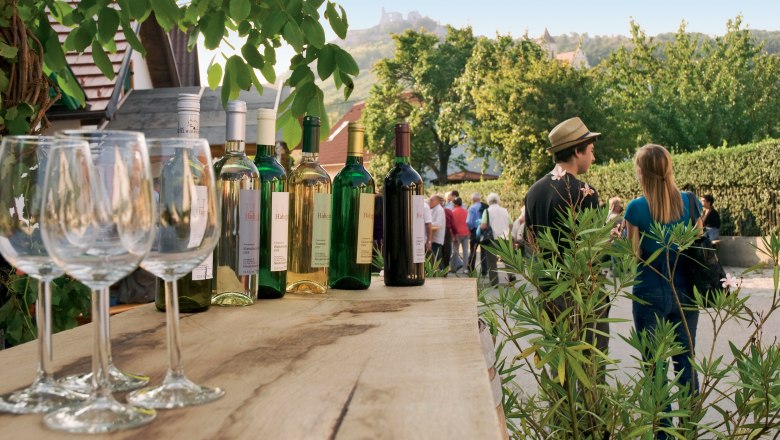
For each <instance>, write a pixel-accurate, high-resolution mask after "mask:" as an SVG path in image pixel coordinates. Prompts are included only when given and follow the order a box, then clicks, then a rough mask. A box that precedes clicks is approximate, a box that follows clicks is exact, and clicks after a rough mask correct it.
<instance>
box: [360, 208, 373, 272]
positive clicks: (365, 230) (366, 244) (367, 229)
mask: <svg viewBox="0 0 780 440" xmlns="http://www.w3.org/2000/svg"><path fill="white" fill-rule="evenodd" d="M375 198H376V196H375V195H373V194H366V193H360V205H359V207H358V228H357V229H358V230H357V264H371V259H372V257H373V256H374V252H373V251H374V199H375Z"/></svg>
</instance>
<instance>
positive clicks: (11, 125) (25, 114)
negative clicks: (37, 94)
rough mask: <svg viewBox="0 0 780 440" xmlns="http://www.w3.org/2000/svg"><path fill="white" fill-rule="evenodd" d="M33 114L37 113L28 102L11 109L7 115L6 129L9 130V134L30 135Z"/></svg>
mask: <svg viewBox="0 0 780 440" xmlns="http://www.w3.org/2000/svg"><path fill="white" fill-rule="evenodd" d="M33 113H35V109H33V107H32V106H31V105H30V104H27V103H26V102H20V103H19V104H17V105H15V106H13V107H11V108H9V109H8V110H7V111H6V113H5V127H6V129H7V130H8V134H11V135H13V134H29V133H30V120H29V118H30V116H32V115H33Z"/></svg>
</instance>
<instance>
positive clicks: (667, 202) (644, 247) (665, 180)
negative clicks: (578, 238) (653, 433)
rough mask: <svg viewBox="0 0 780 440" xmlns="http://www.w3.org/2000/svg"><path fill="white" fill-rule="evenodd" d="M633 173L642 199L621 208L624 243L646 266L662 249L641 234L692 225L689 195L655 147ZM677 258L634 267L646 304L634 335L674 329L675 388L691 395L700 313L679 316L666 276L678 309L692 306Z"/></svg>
mask: <svg viewBox="0 0 780 440" xmlns="http://www.w3.org/2000/svg"><path fill="white" fill-rule="evenodd" d="M634 168H635V169H636V177H637V180H638V181H639V185H640V186H641V187H642V193H643V194H644V195H643V196H641V197H639V198H636V199H634V200H632V201H631V202H630V203H629V204H628V206H626V213H625V221H626V229H627V231H628V237H629V239H630V240H631V241H632V243H633V244H634V250H635V251H636V252H637V254H638V255H639V256H640V257H641V259H642V261H646V260H647V259H648V258H649V257H650V256H651V255H652V254H653V252H655V251H656V250H658V249H659V248H660V247H661V245H660V244H659V243H658V242H657V241H655V240H652V239H650V238H647V237H644V238H643V234H647V233H649V232H650V228H651V226H652V225H653V224H654V223H660V224H661V225H663V226H669V227H672V226H674V225H676V224H678V223H680V222H689V221H690V219H691V216H690V213H689V206H690V202H689V200H688V197H689V193H687V192H686V193H681V192H680V190H679V189H677V186H676V185H675V183H674V174H673V172H672V156H671V155H670V154H669V152H668V151H667V150H666V148H664V147H662V146H660V145H654V144H648V145H645V146H643V147H642V148H640V149H639V151H637V153H636V156H635V157H634ZM693 199H694V202H695V203H696V204H699V206H701V205H700V202H699V201H698V200H697V198H696V197H694V198H693ZM699 209H701V207H700V208H699ZM697 226H698V227H699V229H701V220H700V219H699V220H698V221H697ZM676 257H677V256H676V255H674V254H670V255H669V258H668V259H667V258H666V255H659V256H658V258H656V259H655V260H654V261H653V262H652V263H651V266H652V269H651V268H650V267H647V266H646V265H644V264H641V265H640V266H639V271H638V273H637V278H636V281H637V283H636V284H635V285H634V287H633V294H634V296H636V297H637V298H639V299H641V300H643V301H645V302H646V303H647V304H641V303H639V302H637V301H634V303H633V315H634V326H635V327H636V331H637V332H638V333H640V332H642V331H646V332H647V333H648V334H652V333H653V331H654V329H655V326H656V319H664V320H666V321H669V322H671V323H673V324H677V328H676V336H677V337H676V339H677V342H678V343H679V344H680V345H681V346H682V347H684V348H686V349H687V350H686V351H685V352H684V353H681V354H680V355H677V356H673V357H672V361H673V362H674V370H675V373H679V372H681V373H682V374H681V376H680V384H681V385H683V386H685V385H687V386H688V389H689V390H692V392H696V391H698V382H697V380H696V373H695V371H694V370H693V367H692V366H691V358H692V357H693V355H694V353H693V349H694V346H695V341H696V326H697V324H698V322H699V312H698V310H691V311H688V310H686V311H682V310H680V307H679V305H678V301H677V299H676V298H675V296H674V295H675V293H674V291H673V290H672V286H671V285H670V283H669V282H668V281H667V279H669V274H670V273H671V272H672V269H674V280H673V284H674V288H675V291H676V292H677V297H678V298H679V300H680V301H679V303H680V304H682V305H686V304H691V302H692V301H691V296H692V295H691V291H690V288H689V286H688V282H687V281H686V280H685V277H684V275H683V273H682V268H681V267H680V266H681V264H680V263H678V265H677V267H676V268H675V267H674V261H675V259H676ZM667 262H668V264H667ZM654 269H655V270H654ZM656 271H658V272H660V274H659V273H658V272H656ZM661 274H662V275H661ZM664 278H666V279H664ZM683 316H684V317H685V322H686V323H687V324H688V330H689V332H690V337H691V340H689V338H688V332H686V331H685V324H684V323H683V319H682V318H683ZM667 423H668V421H667ZM661 434H663V433H661Z"/></svg>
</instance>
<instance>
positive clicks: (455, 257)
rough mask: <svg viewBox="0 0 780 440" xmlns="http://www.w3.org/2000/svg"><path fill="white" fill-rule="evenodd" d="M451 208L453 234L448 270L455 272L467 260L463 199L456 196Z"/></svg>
mask: <svg viewBox="0 0 780 440" xmlns="http://www.w3.org/2000/svg"><path fill="white" fill-rule="evenodd" d="M453 205H455V209H453V210H452V218H453V224H454V225H453V229H454V235H453V239H452V264H451V268H450V270H451V271H452V272H453V273H457V272H458V271H459V270H460V269H461V268H463V267H464V266H466V265H467V264H468V261H469V235H470V234H469V226H468V224H466V218H467V217H468V212H466V210H465V209H463V200H462V199H461V198H460V197H456V198H455V200H453Z"/></svg>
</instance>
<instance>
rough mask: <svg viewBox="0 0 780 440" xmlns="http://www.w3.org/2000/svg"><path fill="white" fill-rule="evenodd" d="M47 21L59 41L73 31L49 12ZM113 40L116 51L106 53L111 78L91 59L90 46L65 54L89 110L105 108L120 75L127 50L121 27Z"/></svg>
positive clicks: (73, 0) (71, 0) (72, 1)
mask: <svg viewBox="0 0 780 440" xmlns="http://www.w3.org/2000/svg"><path fill="white" fill-rule="evenodd" d="M67 3H68V4H69V5H70V6H75V5H76V4H78V0H68V1H67ZM49 23H50V24H51V27H52V29H54V31H55V32H57V36H58V37H59V39H60V43H62V42H64V41H65V38H67V37H68V34H69V33H70V32H72V31H73V29H71V28H68V27H66V26H63V25H61V24H59V23H58V22H57V20H56V19H55V18H54V17H53V16H52V15H51V14H49ZM114 41H115V42H116V47H117V51H116V53H109V52H107V53H106V55H108V58H109V59H110V60H111V64H112V65H113V66H114V75H115V76H114V79H113V80H109V79H108V78H106V77H105V76H104V75H103V73H102V72H101V71H100V69H98V67H97V66H96V65H95V62H94V61H93V60H92V47H88V48H87V49H86V50H85V51H84V53H83V54H79V53H76V52H68V53H66V54H65V58H66V60H67V61H68V64H69V65H70V68H71V70H72V71H73V74H74V75H75V76H76V79H77V80H78V82H79V84H80V85H81V88H82V89H83V90H84V94H85V95H86V98H87V107H88V109H89V110H92V111H95V110H97V111H101V110H105V109H106V106H107V105H108V103H109V101H110V100H111V95H112V94H113V93H114V87H115V85H116V81H117V80H118V78H119V76H120V75H119V69H120V68H121V66H122V60H124V58H125V54H126V53H127V51H128V43H127V40H126V39H125V36H124V34H123V33H122V30H121V28H120V29H119V30H117V33H116V38H115V39H114Z"/></svg>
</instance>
